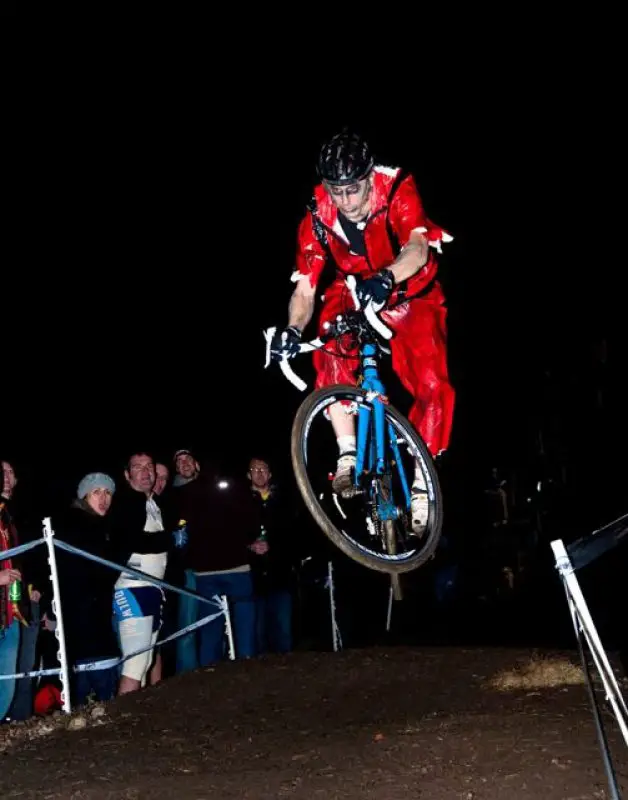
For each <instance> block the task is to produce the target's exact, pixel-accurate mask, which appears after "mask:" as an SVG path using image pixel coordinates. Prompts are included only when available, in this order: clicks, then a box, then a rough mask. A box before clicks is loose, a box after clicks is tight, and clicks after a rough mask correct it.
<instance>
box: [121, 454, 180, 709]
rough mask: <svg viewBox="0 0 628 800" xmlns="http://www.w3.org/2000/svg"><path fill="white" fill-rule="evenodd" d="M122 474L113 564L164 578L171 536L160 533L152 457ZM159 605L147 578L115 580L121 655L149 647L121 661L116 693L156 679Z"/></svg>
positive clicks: (135, 460)
mask: <svg viewBox="0 0 628 800" xmlns="http://www.w3.org/2000/svg"><path fill="white" fill-rule="evenodd" d="M124 475H125V478H126V480H127V484H128V489H127V490H126V491H121V492H120V493H119V494H118V495H116V499H115V502H114V507H113V508H112V516H113V518H114V537H115V545H116V550H117V552H118V554H119V555H118V558H120V559H121V560H120V561H118V563H122V564H126V565H127V566H129V567H133V568H134V569H137V570H140V571H141V572H144V573H146V574H147V575H152V576H153V577H155V578H158V579H159V580H163V577H164V574H165V571H166V566H167V564H168V556H169V553H170V551H171V550H172V548H173V546H174V540H173V536H172V532H170V531H166V530H164V522H163V519H162V513H161V509H160V507H159V505H158V503H157V498H156V496H155V495H154V493H153V488H154V485H155V479H156V473H155V463H154V461H153V459H152V457H151V456H150V455H148V454H147V453H136V454H134V455H132V456H131V458H130V459H129V462H128V465H127V469H126V470H125V472H124ZM164 601H165V596H164V593H163V590H162V589H161V588H160V587H158V586H156V585H155V584H154V583H151V582H150V581H148V580H141V579H138V578H136V577H134V576H132V575H130V574H129V573H125V572H122V573H121V574H120V577H119V578H118V580H117V581H116V584H115V587H114V598H113V609H114V614H115V617H116V620H117V623H118V633H119V637H120V649H121V651H122V655H123V657H125V656H128V655H129V654H130V653H133V652H135V651H136V650H141V649H143V648H148V649H146V650H145V652H143V653H140V654H138V655H136V656H132V657H131V658H128V659H127V660H125V661H124V662H123V663H122V670H121V673H122V674H121V678H120V687H119V690H118V691H119V694H126V693H127V692H134V691H136V690H137V689H139V688H140V687H141V686H144V685H145V684H146V682H147V679H148V680H149V681H150V684H151V685H153V684H155V683H157V682H158V681H160V680H161V656H160V655H157V656H156V657H154V656H155V653H154V645H155V642H156V641H157V636H158V635H159V630H160V628H161V624H162V612H163V606H164ZM151 666H152V669H151ZM149 671H150V675H149Z"/></svg>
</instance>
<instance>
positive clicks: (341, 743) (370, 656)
mask: <svg viewBox="0 0 628 800" xmlns="http://www.w3.org/2000/svg"><path fill="white" fill-rule="evenodd" d="M605 719H607V720H608V723H607V730H608V733H609V738H610V742H611V746H612V750H613V756H614V759H615V766H616V769H617V773H618V778H619V781H620V783H621V784H622V789H623V790H624V791H625V787H626V786H628V764H627V759H626V748H625V746H624V744H623V740H622V739H621V737H620V733H619V731H618V729H617V725H616V723H615V721H614V719H613V718H612V717H611V716H610V715H609V714H606V715H605ZM76 720H78V722H77V721H76ZM69 724H71V725H72V726H75V727H73V728H69V727H68V725H69ZM0 759H1V761H0V792H1V794H2V797H3V798H13V797H16V798H17V797H19V798H38V800H55V799H56V798H76V799H77V800H79V799H82V798H89V799H90V800H101V798H102V800H104V798H137V799H138V800H139V799H140V798H141V800H152V798H164V799H165V798H190V799H192V798H193V799H194V800H204V799H205V798H216V799H218V798H221V799H222V798H243V799H244V798H256V799H257V798H307V799H308V800H314V799H315V798H318V797H320V798H325V800H335V799H336V798H348V799H349V798H356V799H357V798H360V800H371V799H372V800H397V798H399V799H401V798H403V800H408V798H429V799H430V800H439V799H440V798H447V800H456V798H464V800H488V798H499V799H500V800H519V799H521V800H526V799H527V798H533V799H534V800H539V798H543V800H588V799H589V798H606V797H609V794H608V789H607V782H606V777H605V773H604V771H603V763H602V758H601V754H600V750H599V747H598V744H597V740H596V734H595V728H594V724H593V716H592V714H591V710H590V706H589V700H588V695H587V693H586V688H585V686H584V684H583V678H582V673H581V671H580V669H579V667H578V661H577V654H575V653H567V654H565V653H549V652H541V653H539V652H536V653H532V652H531V651H522V650H509V649H479V648H478V649H472V648H469V649H461V648H405V647H399V648H389V649H371V650H347V651H344V652H342V653H338V654H334V653H311V652H300V653H294V654H291V655H289V656H277V657H266V658H262V659H258V660H254V661H250V662H234V663H225V664H220V665H218V666H217V667H215V668H210V669H206V670H200V671H198V672H196V673H193V674H188V675H182V676H179V677H176V678H173V679H171V680H169V681H167V682H164V683H163V684H161V685H160V686H158V687H156V688H155V689H148V690H144V691H142V692H140V693H138V694H136V695H127V696H126V697H122V698H119V699H116V700H115V701H113V702H112V703H110V704H108V705H107V706H106V707H104V708H103V707H101V706H94V707H93V708H92V709H91V711H90V712H89V713H85V712H83V713H82V714H81V713H79V714H78V715H75V717H74V721H72V722H71V720H70V719H68V718H67V717H66V716H63V717H57V718H55V719H52V718H48V719H46V720H40V721H37V722H33V723H31V724H26V725H21V726H19V725H18V726H15V725H5V726H3V727H2V728H0Z"/></svg>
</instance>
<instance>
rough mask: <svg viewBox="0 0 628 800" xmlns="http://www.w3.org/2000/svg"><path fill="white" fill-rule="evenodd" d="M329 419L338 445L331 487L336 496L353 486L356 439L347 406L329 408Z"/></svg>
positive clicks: (340, 405) (353, 424) (352, 420)
mask: <svg viewBox="0 0 628 800" xmlns="http://www.w3.org/2000/svg"><path fill="white" fill-rule="evenodd" d="M329 419H330V420H331V425H332V428H333V429H334V433H335V434H336V442H337V443H338V456H339V457H338V466H337V467H336V475H335V477H334V481H333V483H332V486H333V488H334V491H335V492H337V493H338V494H340V493H342V492H346V491H347V490H349V489H350V488H351V486H352V485H353V472H354V470H355V454H356V437H355V421H354V416H353V414H348V413H347V406H346V405H343V404H342V403H334V404H333V405H331V406H330V407H329Z"/></svg>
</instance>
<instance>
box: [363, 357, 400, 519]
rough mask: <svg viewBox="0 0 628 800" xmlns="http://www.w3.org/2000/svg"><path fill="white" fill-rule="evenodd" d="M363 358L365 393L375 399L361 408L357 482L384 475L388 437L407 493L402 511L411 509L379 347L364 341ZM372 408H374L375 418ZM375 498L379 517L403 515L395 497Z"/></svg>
mask: <svg viewBox="0 0 628 800" xmlns="http://www.w3.org/2000/svg"><path fill="white" fill-rule="evenodd" d="M360 361H361V364H362V384H361V389H362V390H363V391H364V392H365V393H372V394H373V399H372V400H371V401H370V403H369V404H368V405H367V404H364V403H362V404H360V408H359V411H358V431H357V437H356V438H357V454H356V467H355V485H356V488H359V484H360V481H361V479H362V476H363V475H364V473H365V472H369V473H373V474H376V475H383V474H384V472H385V470H386V463H387V460H386V437H387V438H388V442H389V444H390V448H391V452H392V460H393V461H394V463H395V464H396V466H397V471H398V473H399V479H400V482H401V486H402V490H403V495H404V503H403V509H401V512H403V511H409V510H410V486H409V484H408V479H407V477H406V474H405V471H404V468H403V463H402V461H401V455H400V452H399V445H398V444H397V434H396V433H395V429H394V427H393V426H392V424H391V423H390V422H389V423H388V424H386V416H385V408H384V401H383V400H382V399H381V398H382V397H383V396H385V388H384V384H383V383H382V382H381V380H380V378H379V372H378V369H377V346H376V345H375V344H371V343H370V342H367V343H364V344H363V345H362V346H361V347H360ZM371 409H372V411H373V419H372V420H371ZM373 433H374V435H373ZM369 434H370V435H369ZM374 500H375V502H376V506H377V515H378V518H379V519H380V520H382V521H384V520H394V519H397V518H398V517H399V516H400V509H399V508H398V507H397V505H396V504H395V502H394V498H393V497H389V498H384V497H382V496H381V494H380V493H378V497H377V498H374Z"/></svg>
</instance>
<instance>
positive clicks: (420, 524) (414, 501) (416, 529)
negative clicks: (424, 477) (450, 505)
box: [410, 483, 430, 536]
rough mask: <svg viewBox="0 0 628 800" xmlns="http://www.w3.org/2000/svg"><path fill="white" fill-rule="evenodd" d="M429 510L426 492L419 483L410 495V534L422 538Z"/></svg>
mask: <svg viewBox="0 0 628 800" xmlns="http://www.w3.org/2000/svg"><path fill="white" fill-rule="evenodd" d="M429 510H430V501H429V496H428V494H427V490H426V489H425V488H424V487H423V486H421V485H420V484H419V483H415V484H414V485H413V486H412V492H411V494H410V512H411V517H412V519H411V527H412V533H414V534H415V535H416V536H423V534H424V533H425V529H426V528H427V516H428V513H429Z"/></svg>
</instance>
